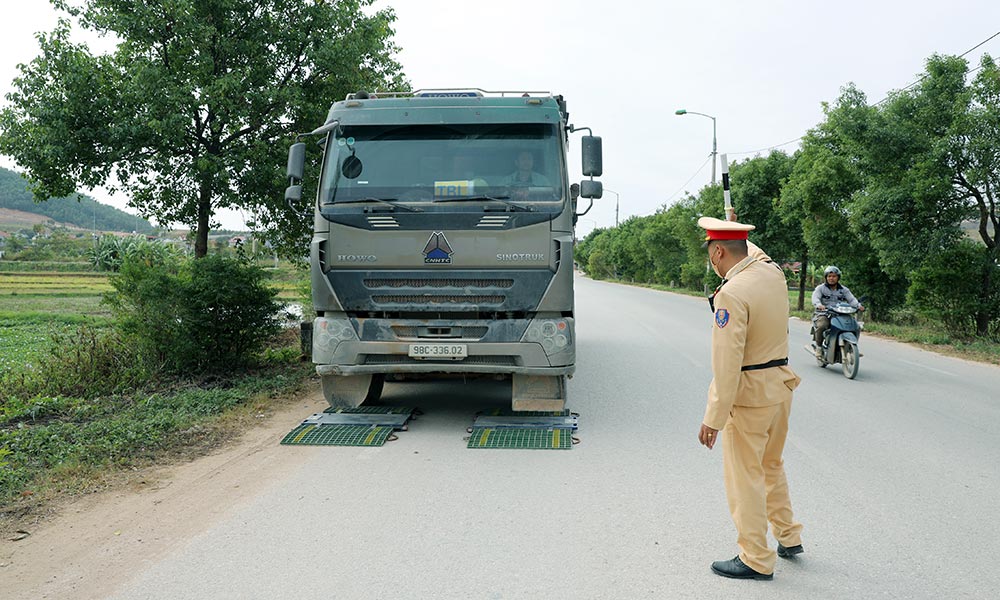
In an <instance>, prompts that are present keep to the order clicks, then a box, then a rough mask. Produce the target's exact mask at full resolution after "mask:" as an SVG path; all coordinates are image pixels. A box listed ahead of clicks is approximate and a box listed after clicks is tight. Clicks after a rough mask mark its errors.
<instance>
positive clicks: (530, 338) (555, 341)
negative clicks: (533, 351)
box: [521, 319, 573, 356]
mask: <svg viewBox="0 0 1000 600" xmlns="http://www.w3.org/2000/svg"><path fill="white" fill-rule="evenodd" d="M521 341H523V342H533V343H536V344H541V346H542V350H543V351H545V355H546V356H551V355H553V354H556V353H559V352H562V351H563V350H565V349H566V347H567V346H569V345H570V344H571V343H572V341H573V320H572V319H535V320H534V321H532V322H531V325H528V330H527V331H525V332H524V337H522V338H521Z"/></svg>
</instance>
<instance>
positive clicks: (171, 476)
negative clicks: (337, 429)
mask: <svg viewBox="0 0 1000 600" xmlns="http://www.w3.org/2000/svg"><path fill="white" fill-rule="evenodd" d="M325 407H326V403H325V401H323V399H322V395H321V394H320V393H319V392H318V391H315V392H310V393H309V394H306V395H303V396H300V397H297V398H293V399H287V400H283V401H276V402H275V407H274V412H272V413H271V414H270V415H269V416H267V417H265V418H263V419H261V422H260V424H259V425H257V426H254V427H251V428H249V429H248V430H247V431H245V432H244V433H243V434H242V435H241V436H239V437H238V438H237V440H236V441H235V442H234V443H232V444H227V445H226V446H225V447H224V448H220V449H217V450H216V451H213V452H212V453H210V454H208V455H206V456H202V457H200V458H196V459H194V460H192V461H190V462H184V463H180V464H175V465H171V466H167V467H159V468H151V469H147V470H144V471H143V472H141V473H137V474H136V477H133V478H130V479H131V483H130V484H128V485H123V486H122V487H118V488H117V489H114V490H112V491H107V492H101V493H97V494H91V495H87V496H83V497H81V498H78V499H74V500H70V501H64V502H62V503H60V504H59V505H57V506H49V507H47V510H46V514H48V515H51V516H47V517H46V518H44V519H41V520H40V521H38V520H36V519H33V520H32V522H31V523H30V524H29V523H27V522H21V523H18V524H14V525H9V527H8V528H10V529H23V530H26V531H28V532H29V533H30V535H28V536H27V537H23V539H20V540H18V541H13V540H12V539H11V538H16V537H20V536H18V535H10V534H6V535H4V538H3V539H2V540H0V598H4V599H5V600H18V599H21V598H23V599H26V600H27V599H32V600H34V599H38V598H67V599H70V598H72V599H74V600H80V599H85V598H104V597H106V596H107V595H109V594H110V593H112V592H113V591H114V590H115V589H117V588H118V587H120V586H121V585H122V584H123V583H125V582H127V581H128V580H129V579H131V577H132V576H134V575H135V574H137V573H139V572H141V571H142V570H143V569H144V568H145V567H147V566H149V565H150V564H152V563H154V562H156V561H157V560H158V559H160V558H161V557H163V556H165V555H167V554H168V553H169V552H171V551H172V550H173V549H174V548H176V547H177V546H178V545H180V544H183V543H185V542H186V541H187V540H189V539H190V538H191V537H193V536H194V535H196V534H197V533H199V532H201V531H204V530H205V529H206V528H208V527H209V526H211V525H212V524H213V523H215V522H216V521H217V520H219V519H220V518H221V517H223V516H225V515H227V514H229V513H230V512H231V511H232V510H234V509H235V508H236V507H238V506H240V505H241V504H242V503H244V502H246V501H248V500H249V499H251V498H253V497H255V496H256V495H258V494H259V493H261V492H262V491H263V490H265V489H267V488H269V487H271V486H274V485H277V484H278V483H279V482H280V481H282V480H283V479H284V478H285V477H287V476H288V475H289V474H290V473H292V472H294V471H295V470H296V469H297V468H298V466H299V465H300V464H301V463H302V461H303V460H305V459H306V458H307V457H308V456H309V455H310V454H312V453H313V452H315V450H316V449H315V448H312V447H306V446H281V445H279V442H280V440H281V438H282V437H283V436H284V435H285V434H286V433H288V432H289V431H291V430H292V429H293V428H294V427H295V426H296V425H297V424H298V423H299V422H301V421H302V419H304V418H305V417H307V416H309V415H310V414H313V413H316V412H319V411H322V410H323V409H324V408H325Z"/></svg>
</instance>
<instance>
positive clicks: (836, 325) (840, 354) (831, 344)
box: [806, 302, 864, 379]
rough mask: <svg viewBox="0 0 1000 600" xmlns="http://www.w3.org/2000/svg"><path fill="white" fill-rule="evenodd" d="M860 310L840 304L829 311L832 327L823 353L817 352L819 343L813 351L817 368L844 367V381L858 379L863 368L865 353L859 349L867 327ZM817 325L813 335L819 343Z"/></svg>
mask: <svg viewBox="0 0 1000 600" xmlns="http://www.w3.org/2000/svg"><path fill="white" fill-rule="evenodd" d="M856 312H858V309H856V308H854V307H853V306H851V305H850V304H848V303H846V302H838V303H836V304H833V305H831V306H828V307H827V317H828V318H829V319H830V327H829V328H828V329H827V330H826V331H825V332H823V347H822V352H820V353H817V352H816V342H815V341H813V343H812V344H811V348H810V347H809V346H807V347H806V348H807V349H810V350H811V351H812V353H813V355H814V356H815V357H816V364H817V365H819V366H820V367H821V368H825V367H826V366H827V365H832V364H835V363H840V365H841V368H842V369H843V371H844V377H847V378H848V379H854V378H855V377H857V375H858V368H859V367H860V365H861V351H860V350H859V349H858V338H860V337H861V329H862V328H863V326H864V325H863V323H861V322H860V321H858V320H857V318H856V317H855V313H856ZM815 333H816V324H815V323H814V324H813V327H812V329H811V330H810V332H809V335H810V336H811V337H812V338H813V340H815V339H816V338H815Z"/></svg>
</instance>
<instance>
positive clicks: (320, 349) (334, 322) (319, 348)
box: [312, 317, 358, 364]
mask: <svg viewBox="0 0 1000 600" xmlns="http://www.w3.org/2000/svg"><path fill="white" fill-rule="evenodd" d="M312 336H313V362H315V363H318V364H324V363H328V362H330V360H332V358H333V353H334V352H336V351H337V346H339V345H340V342H343V341H345V340H350V341H357V340H358V334H357V333H355V332H354V327H353V326H352V325H351V322H350V320H348V319H347V318H340V319H328V318H326V317H317V318H316V319H315V320H313V331H312Z"/></svg>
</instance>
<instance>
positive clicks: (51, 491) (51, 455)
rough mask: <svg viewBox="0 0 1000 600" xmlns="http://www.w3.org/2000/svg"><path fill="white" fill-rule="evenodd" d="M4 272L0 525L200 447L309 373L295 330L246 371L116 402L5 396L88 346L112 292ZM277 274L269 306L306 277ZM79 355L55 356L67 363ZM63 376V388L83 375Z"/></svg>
mask: <svg viewBox="0 0 1000 600" xmlns="http://www.w3.org/2000/svg"><path fill="white" fill-rule="evenodd" d="M10 264H11V263H3V264H2V266H3V267H5V268H0V381H6V382H7V383H8V387H5V389H0V398H3V400H0V525H3V524H4V523H5V522H6V521H5V519H3V518H2V517H5V516H6V517H10V516H11V515H13V514H15V513H16V514H23V513H24V511H25V510H27V511H29V512H30V510H31V507H32V506H38V505H44V503H45V502H46V501H47V500H50V499H52V498H56V497H58V496H60V495H63V494H65V493H67V492H66V490H70V491H72V490H88V489H92V488H93V487H94V486H95V485H96V482H99V481H103V480H105V479H106V478H107V477H108V476H109V475H111V474H114V473H116V472H121V470H122V469H123V468H125V469H131V468H138V467H142V466H144V465H147V464H151V461H154V460H156V461H159V460H164V459H170V458H171V457H175V456H178V455H186V454H190V453H197V452H200V451H204V450H205V449H207V448H210V447H212V446H213V445H215V444H218V443H219V442H220V441H221V440H223V439H225V438H226V437H227V436H229V435H232V434H234V433H236V432H238V431H240V430H241V429H242V428H244V427H245V426H246V423H248V422H252V421H254V420H255V419H254V418H252V417H247V416H246V415H247V414H250V413H252V415H253V416H254V417H255V416H256V415H257V414H259V413H260V412H266V411H267V409H268V406H269V405H270V404H271V403H272V402H273V401H274V400H275V399H276V398H279V397H282V396H285V395H288V394H291V393H293V392H295V391H296V390H297V389H298V388H299V387H300V386H302V385H303V384H304V382H306V381H307V380H308V379H309V377H310V376H311V374H312V372H313V369H312V367H311V364H309V363H302V362H300V361H299V350H298V337H297V336H298V331H297V330H295V331H290V332H287V333H286V334H285V337H284V338H283V339H282V340H280V341H279V342H277V343H276V344H275V345H274V347H272V348H269V349H267V350H266V351H265V353H264V355H263V356H262V357H261V359H260V366H258V367H257V368H256V369H255V370H252V371H246V370H244V371H242V372H239V373H233V374H232V375H226V376H221V377H215V378H213V379H212V380H210V381H201V382H198V381H190V380H185V381H181V380H176V379H170V380H167V379H155V380H151V381H146V380H143V381H142V382H140V383H139V384H134V385H133V384H130V385H132V387H131V388H130V389H124V390H122V391H120V392H117V393H115V394H114V395H107V394H105V395H100V393H94V391H93V390H94V388H92V387H91V388H85V389H87V390H88V391H87V397H68V396H49V395H38V396H32V397H17V396H14V395H12V390H14V389H33V388H30V387H23V382H24V381H25V380H26V379H30V378H31V377H32V375H31V374H32V373H33V371H32V369H33V367H32V365H33V364H35V365H37V364H39V362H40V361H42V360H51V357H52V355H53V353H52V345H53V343H59V344H66V343H69V344H70V345H72V344H74V343H75V342H76V341H89V342H94V341H95V340H97V339H98V338H97V337H94V336H95V333H94V332H95V331H99V330H105V331H108V330H107V329H105V328H107V327H109V326H110V324H111V314H110V311H109V310H108V308H107V307H106V306H105V305H103V304H102V303H101V300H102V295H103V293H105V292H107V291H109V290H111V286H110V284H109V279H108V276H107V274H104V273H93V272H81V271H78V270H66V269H65V268H63V267H62V266H59V267H54V266H53V265H47V264H42V263H19V264H18V269H17V270H14V269H11V268H6V267H9V266H10ZM50 267H52V268H50ZM282 267H283V268H281V269H279V270H278V271H276V272H275V277H274V278H273V279H272V285H274V286H275V287H276V288H278V290H279V298H281V299H283V300H286V301H288V300H298V299H299V298H300V297H301V295H302V289H303V286H302V280H303V277H304V276H305V275H304V273H303V272H302V271H301V270H295V269H292V268H291V267H290V266H288V265H282ZM76 268H77V269H79V266H78V265H77V267H76ZM81 326H86V329H84V330H81V329H80V327H81ZM77 332H79V333H80V334H81V335H83V336H84V338H85V339H81V338H80V337H79V336H78V335H77ZM86 332H90V333H86ZM88 336H89V337H88ZM54 340H59V341H58V342H54ZM60 347H61V346H60ZM88 347H91V346H88V345H87V344H86V343H85V344H79V347H77V346H74V347H73V348H67V352H64V353H62V354H61V355H62V356H65V357H66V358H67V360H68V359H69V358H72V357H73V356H75V355H78V354H80V353H84V354H86V352H87V348H88ZM56 354H57V355H59V353H56ZM66 364H67V365H79V366H80V367H81V368H83V369H84V370H85V369H86V368H87V365H88V364H90V363H88V362H87V360H86V357H84V359H82V360H79V361H76V360H74V361H69V362H67V363H66ZM94 368H98V367H94ZM100 368H115V367H114V366H113V365H110V366H109V365H107V364H101V365H100ZM123 368H124V366H121V367H120V368H116V370H115V371H113V372H114V373H118V372H124V371H122V369H123ZM69 370H70V371H74V372H73V373H70V372H69V371H67V372H66V376H67V377H66V379H67V382H68V383H72V381H71V380H75V379H79V378H81V377H84V378H85V377H86V376H87V375H86V373H76V372H75V371H76V369H73V368H71V369H69ZM108 373H109V374H111V373H112V371H109V372H108ZM4 378H6V379H4ZM101 381H104V379H102V380H101ZM129 381H131V380H129ZM18 382H21V385H22V387H16V386H15V384H17V383H18ZM139 388H141V389H139ZM34 389H37V388H34ZM4 392H7V393H4ZM35 393H37V392H35ZM74 394H75V392H74ZM28 395H29V396H30V394H28ZM234 425H235V426H234ZM7 520H9V519H7Z"/></svg>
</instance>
